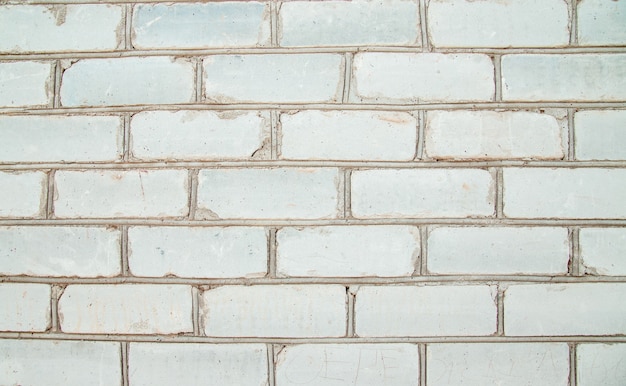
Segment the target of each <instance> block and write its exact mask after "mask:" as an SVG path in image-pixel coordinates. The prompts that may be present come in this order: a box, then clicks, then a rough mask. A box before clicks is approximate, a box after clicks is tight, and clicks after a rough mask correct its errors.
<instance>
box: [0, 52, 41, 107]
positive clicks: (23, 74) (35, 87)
mask: <svg viewBox="0 0 626 386" xmlns="http://www.w3.org/2000/svg"><path fill="white" fill-rule="evenodd" d="M51 75H52V66H50V64H49V63H41V62H6V63H0V106H8V107H21V106H46V105H48V104H49V103H50V100H51V96H52V89H51V87H52V76H51Z"/></svg>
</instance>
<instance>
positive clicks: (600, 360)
mask: <svg viewBox="0 0 626 386" xmlns="http://www.w3.org/2000/svg"><path fill="white" fill-rule="evenodd" d="M625 362H626V344H616V343H614V344H601V343H590V344H579V345H578V346H577V347H576V384H577V385H578V386H593V385H603V386H622V385H624V384H626V367H625V366H624V363H625Z"/></svg>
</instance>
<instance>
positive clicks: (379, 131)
mask: <svg viewBox="0 0 626 386" xmlns="http://www.w3.org/2000/svg"><path fill="white" fill-rule="evenodd" d="M290 4H291V3H290ZM280 123H281V134H282V135H281V137H280V141H281V147H280V158H282V159H293V160H307V159H319V160H323V159H329V160H359V161H361V160H363V161H367V160H372V161H410V160H412V159H413V158H414V157H415V148H416V142H417V129H416V128H417V119H415V117H413V116H412V115H410V114H408V113H403V112H378V111H314V110H308V111H300V112H296V113H287V114H282V115H281V116H280Z"/></svg>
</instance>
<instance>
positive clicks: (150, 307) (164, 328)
mask: <svg viewBox="0 0 626 386" xmlns="http://www.w3.org/2000/svg"><path fill="white" fill-rule="evenodd" d="M59 321H60V324H61V329H62V330H63V332H67V333H97V334H178V333H183V332H192V331H193V325H192V321H191V287H190V286H186V285H152V284H120V285H69V286H67V288H66V289H65V292H63V295H62V296H61V298H60V299H59Z"/></svg>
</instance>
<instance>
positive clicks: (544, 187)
mask: <svg viewBox="0 0 626 386" xmlns="http://www.w3.org/2000/svg"><path fill="white" fill-rule="evenodd" d="M503 176H504V177H503V178H504V214H505V215H506V216H507V217H520V218H535V217H540V218H543V217H547V218H626V201H624V199H623V198H624V191H625V190H626V170H625V169H596V168H579V169H554V168H553V169H547V168H534V169H521V168H511V169H504V174H503Z"/></svg>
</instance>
